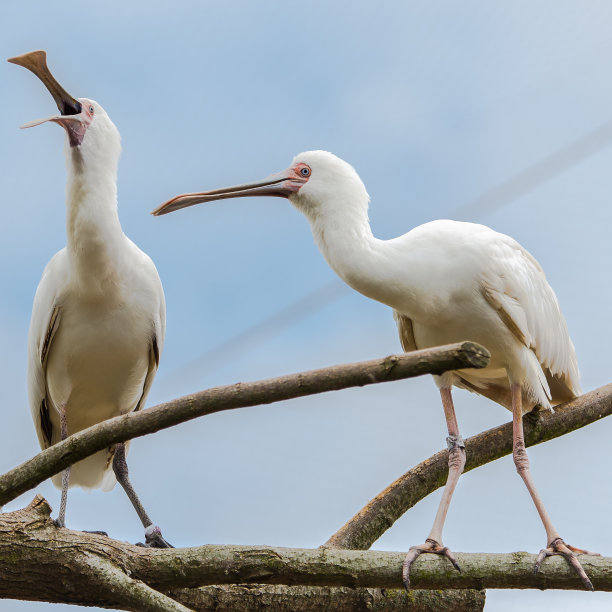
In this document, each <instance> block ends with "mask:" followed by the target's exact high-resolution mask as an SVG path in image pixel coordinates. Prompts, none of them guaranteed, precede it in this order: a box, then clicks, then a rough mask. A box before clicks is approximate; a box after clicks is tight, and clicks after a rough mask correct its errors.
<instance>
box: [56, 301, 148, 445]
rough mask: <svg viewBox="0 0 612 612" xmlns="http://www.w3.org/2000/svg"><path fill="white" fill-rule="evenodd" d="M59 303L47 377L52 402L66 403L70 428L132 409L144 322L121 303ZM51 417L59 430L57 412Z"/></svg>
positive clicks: (143, 365) (141, 367)
mask: <svg viewBox="0 0 612 612" xmlns="http://www.w3.org/2000/svg"><path fill="white" fill-rule="evenodd" d="M60 308H61V314H60V316H61V319H60V323H59V327H58V329H57V332H56V334H55V336H54V338H53V342H52V345H51V347H50V349H49V354H48V361H47V373H46V378H47V387H48V390H49V394H50V396H51V400H52V403H53V405H54V406H55V407H56V408H59V407H60V406H65V410H66V415H67V421H68V431H69V433H73V432H75V431H79V430H80V429H83V428H84V427H89V426H90V425H93V424H95V423H98V422H100V421H102V420H105V419H108V418H111V417H113V416H117V415H119V414H125V413H127V412H130V411H131V410H133V409H134V408H135V406H136V404H137V402H138V401H139V399H140V397H141V395H142V392H143V386H144V380H145V377H146V375H147V371H148V366H149V342H150V330H149V325H148V322H146V323H145V322H143V321H142V320H141V317H139V316H137V313H135V312H133V311H130V309H129V308H126V307H125V306H123V305H117V306H115V307H113V308H110V309H109V308H108V307H106V308H99V307H96V306H95V305H87V304H83V303H79V304H74V303H73V304H63V305H62V306H61V307H60ZM51 420H52V424H53V429H54V431H56V432H58V431H59V417H58V414H57V413H56V411H52V414H51ZM54 421H55V422H54Z"/></svg>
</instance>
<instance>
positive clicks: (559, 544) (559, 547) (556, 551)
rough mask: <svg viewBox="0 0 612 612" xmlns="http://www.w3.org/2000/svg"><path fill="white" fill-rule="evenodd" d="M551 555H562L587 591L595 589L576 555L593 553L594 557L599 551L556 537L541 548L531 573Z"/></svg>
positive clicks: (535, 572) (537, 570)
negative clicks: (578, 546)
mask: <svg viewBox="0 0 612 612" xmlns="http://www.w3.org/2000/svg"><path fill="white" fill-rule="evenodd" d="M553 555H562V556H563V557H565V559H566V560H567V562H568V563H569V564H570V565H571V566H572V567H573V568H574V569H575V570H576V573H577V574H578V576H580V580H582V584H584V586H585V588H586V589H588V590H589V591H594V590H595V589H594V588H593V583H592V582H591V581H590V580H589V577H588V576H587V575H586V572H585V571H584V569H583V568H582V565H580V561H578V555H593V556H595V557H601V555H600V554H599V553H596V552H591V551H589V550H583V549H582V548H576V547H575V546H570V545H569V544H566V543H565V542H564V541H563V540H562V539H561V538H556V539H555V540H553V541H552V542H551V543H550V545H549V546H548V547H547V548H543V549H542V550H541V551H540V554H539V555H538V558H537V559H536V563H535V566H534V568H533V573H534V574H537V573H538V572H539V571H540V566H541V565H542V562H543V561H544V559H546V557H552V556H553Z"/></svg>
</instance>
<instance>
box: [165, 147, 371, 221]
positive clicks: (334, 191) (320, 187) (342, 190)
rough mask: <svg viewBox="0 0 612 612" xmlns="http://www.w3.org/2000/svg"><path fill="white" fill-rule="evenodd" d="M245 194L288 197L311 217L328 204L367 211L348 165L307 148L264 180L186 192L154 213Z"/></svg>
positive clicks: (361, 186) (359, 184)
mask: <svg viewBox="0 0 612 612" xmlns="http://www.w3.org/2000/svg"><path fill="white" fill-rule="evenodd" d="M248 196H279V197H283V198H287V199H288V200H289V201H290V202H291V203H292V204H293V205H294V206H295V207H296V208H297V209H299V210H301V211H302V212H303V213H304V214H305V215H306V216H307V217H308V218H309V219H311V220H314V219H316V218H317V217H319V216H320V215H321V214H325V213H326V212H327V211H330V210H331V207H334V208H335V209H337V208H338V207H340V208H342V209H345V208H347V207H355V206H358V207H365V209H366V210H367V205H368V199H369V198H368V194H367V192H366V189H365V186H364V184H363V182H362V181H361V179H360V178H359V175H358V174H357V172H355V170H354V168H353V167H352V166H351V165H350V164H348V163H347V162H345V161H344V160H342V159H340V158H339V157H336V156H335V155H334V154H333V153H329V152H327V151H307V152H305V153H300V154H299V155H297V156H296V157H295V158H294V159H293V162H292V163H291V165H290V166H289V168H287V169H286V170H283V171H282V172H278V173H276V174H272V175H270V176H269V177H267V178H266V179H264V180H263V181H258V182H256V183H248V184H244V185H236V186H234V187H226V188H224V189H214V190H212V191H201V192H197V193H185V194H182V195H179V196H176V197H174V198H172V199H171V200H168V201H167V202H165V203H164V204H162V205H161V206H159V207H157V208H156V209H155V210H154V211H153V214H154V215H156V216H157V215H165V214H167V213H169V212H173V211H175V210H179V209H180V208H186V207H187V206H192V205H194V204H200V203H202V202H211V201H213V200H225V199H228V198H241V197H248Z"/></svg>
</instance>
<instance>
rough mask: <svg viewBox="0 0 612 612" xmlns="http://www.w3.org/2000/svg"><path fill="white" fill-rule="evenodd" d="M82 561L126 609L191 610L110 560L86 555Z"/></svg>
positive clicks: (150, 611) (148, 611)
mask: <svg viewBox="0 0 612 612" xmlns="http://www.w3.org/2000/svg"><path fill="white" fill-rule="evenodd" d="M86 557H87V560H86V561H85V562H84V565H85V566H88V567H89V568H90V569H91V571H92V572H93V573H94V574H95V577H96V581H97V582H98V584H99V585H100V586H101V587H103V588H104V589H106V590H107V591H108V592H109V593H112V596H113V597H116V598H117V601H118V602H119V603H120V604H121V607H125V609H126V610H137V611H138V612H191V608H186V607H185V606H184V605H182V604H180V603H179V602H178V601H175V600H174V599H172V598H171V597H168V596H167V595H164V594H163V593H160V592H159V591H156V590H155V589H152V588H151V587H150V586H148V585H146V584H145V583H144V582H141V581H140V580H134V579H132V578H130V576H128V575H127V574H126V573H125V572H123V571H121V570H120V569H119V568H118V567H116V566H115V565H113V563H112V561H110V560H109V559H105V558H103V557H99V556H95V555H87V556H86Z"/></svg>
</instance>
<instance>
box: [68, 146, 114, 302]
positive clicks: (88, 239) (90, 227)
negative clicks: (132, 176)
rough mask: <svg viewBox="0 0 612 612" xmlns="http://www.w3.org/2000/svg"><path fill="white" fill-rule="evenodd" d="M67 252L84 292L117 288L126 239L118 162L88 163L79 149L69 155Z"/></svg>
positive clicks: (72, 150)
mask: <svg viewBox="0 0 612 612" xmlns="http://www.w3.org/2000/svg"><path fill="white" fill-rule="evenodd" d="M67 167H68V183H67V189H66V208H67V210H66V213H67V214H66V233H67V251H68V254H69V257H70V260H71V263H72V267H73V270H74V272H75V279H76V282H78V283H79V285H80V288H81V289H82V290H83V291H86V292H91V293H100V292H107V291H109V290H110V289H111V288H112V287H114V286H115V285H116V270H117V266H118V265H119V263H120V257H121V246H122V243H123V240H124V235H123V232H122V230H121V225H120V223H119V217H118V214H117V162H116V161H115V162H114V163H111V162H110V161H109V160H107V161H106V163H102V164H99V163H88V160H87V159H85V158H84V156H83V154H82V152H81V151H80V150H79V149H78V148H72V149H70V150H69V151H68V157H67Z"/></svg>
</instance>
